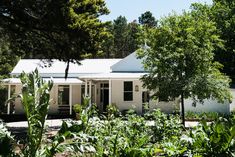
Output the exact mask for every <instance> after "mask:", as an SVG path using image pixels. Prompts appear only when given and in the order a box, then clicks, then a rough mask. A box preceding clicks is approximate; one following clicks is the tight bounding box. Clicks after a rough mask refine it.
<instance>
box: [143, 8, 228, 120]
mask: <svg viewBox="0 0 235 157" xmlns="http://www.w3.org/2000/svg"><path fill="white" fill-rule="evenodd" d="M146 36H147V40H146V41H147V44H148V46H149V48H147V49H143V50H142V51H140V57H142V58H143V59H144V67H145V69H146V70H147V71H149V74H147V75H145V76H144V77H143V78H142V80H143V82H144V86H145V87H147V88H148V89H150V90H153V91H155V93H154V96H156V97H158V98H159V97H160V98H162V99H164V100H174V99H175V98H179V97H181V109H182V119H183V124H184V99H185V98H189V97H191V98H193V99H194V102H197V101H201V102H203V100H204V99H206V98H215V99H217V100H218V101H219V102H224V101H226V100H228V101H230V100H231V94H230V92H229V89H228V87H229V81H230V79H229V78H228V77H227V76H225V75H223V74H222V73H220V71H219V68H220V67H221V65H220V64H219V63H218V62H213V59H214V53H213V50H214V49H215V47H216V46H219V45H221V40H220V39H219V36H218V35H217V34H216V27H215V24H214V23H213V22H212V21H211V20H210V19H209V17H208V16H207V14H200V16H199V13H198V12H197V11H195V10H194V11H192V12H191V13H186V12H185V13H183V15H181V16H178V15H172V16H169V17H167V18H165V19H163V20H161V21H160V26H159V27H158V28H157V29H150V30H149V31H148V32H147V35H146Z"/></svg>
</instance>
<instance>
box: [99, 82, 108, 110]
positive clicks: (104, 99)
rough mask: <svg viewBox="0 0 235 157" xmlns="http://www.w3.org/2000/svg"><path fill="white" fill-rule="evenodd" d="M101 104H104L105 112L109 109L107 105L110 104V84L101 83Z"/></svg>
mask: <svg viewBox="0 0 235 157" xmlns="http://www.w3.org/2000/svg"><path fill="white" fill-rule="evenodd" d="M100 104H101V106H102V110H103V112H106V111H107V106H108V105H109V84H108V83H101V84H100Z"/></svg>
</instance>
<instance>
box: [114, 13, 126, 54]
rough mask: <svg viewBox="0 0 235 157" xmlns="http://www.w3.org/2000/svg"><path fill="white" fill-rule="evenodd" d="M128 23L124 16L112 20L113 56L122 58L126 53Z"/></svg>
mask: <svg viewBox="0 0 235 157" xmlns="http://www.w3.org/2000/svg"><path fill="white" fill-rule="evenodd" d="M127 39H128V24H127V19H126V17H124V16H119V17H117V19H115V20H114V21H113V40H114V49H113V51H114V56H115V57H117V58H122V57H123V56H126V54H128V53H129V52H128V50H127V47H128V44H127Z"/></svg>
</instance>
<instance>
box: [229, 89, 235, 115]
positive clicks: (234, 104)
mask: <svg viewBox="0 0 235 157" xmlns="http://www.w3.org/2000/svg"><path fill="white" fill-rule="evenodd" d="M230 90H231V93H232V95H233V101H232V103H231V104H230V106H229V110H230V112H235V89H234V88H231V89H230Z"/></svg>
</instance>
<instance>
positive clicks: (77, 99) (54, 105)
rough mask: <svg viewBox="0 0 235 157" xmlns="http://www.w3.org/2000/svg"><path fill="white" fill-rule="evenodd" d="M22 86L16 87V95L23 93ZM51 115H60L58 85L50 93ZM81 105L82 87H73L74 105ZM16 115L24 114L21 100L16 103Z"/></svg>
mask: <svg viewBox="0 0 235 157" xmlns="http://www.w3.org/2000/svg"><path fill="white" fill-rule="evenodd" d="M21 87H22V86H21V85H16V93H17V94H19V93H21ZM50 99H51V100H50V106H49V112H48V113H49V114H57V113H58V85H57V84H54V85H53V87H52V89H51V92H50ZM77 103H81V85H72V105H74V104H77ZM15 114H24V108H23V105H22V104H21V101H20V99H19V98H17V99H16V101H15Z"/></svg>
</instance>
